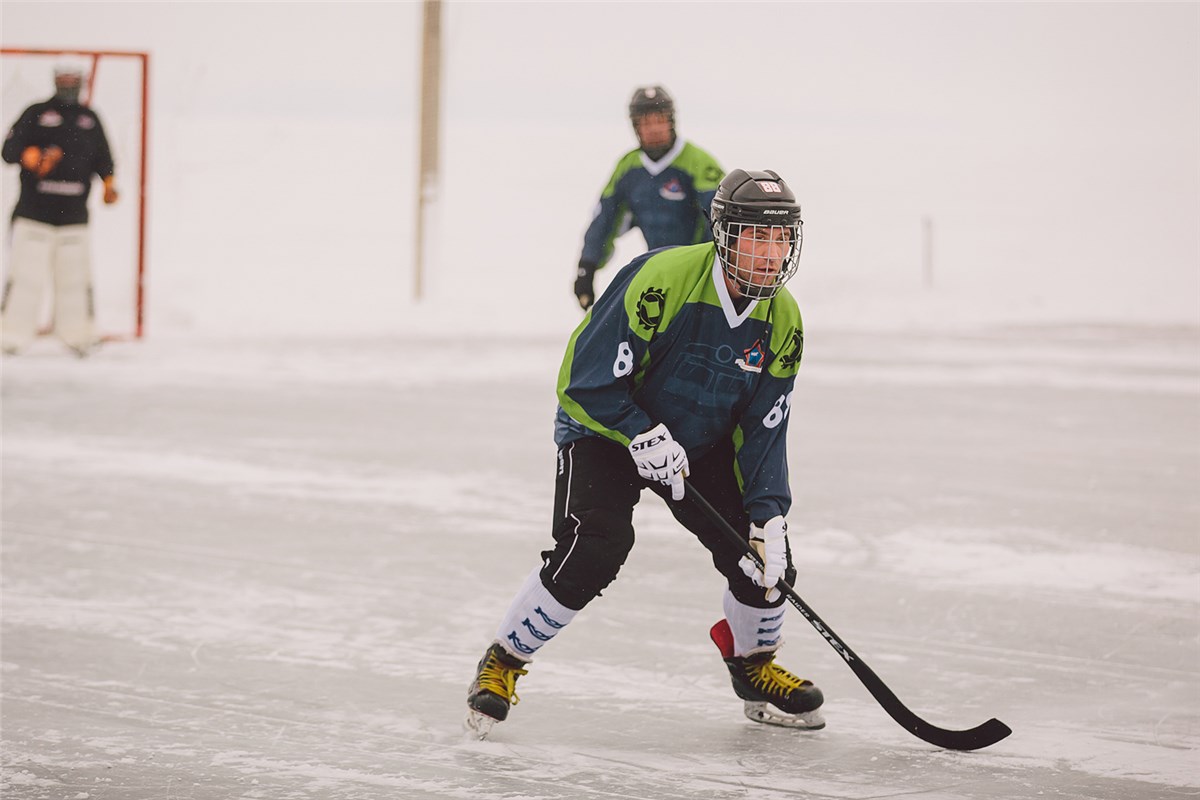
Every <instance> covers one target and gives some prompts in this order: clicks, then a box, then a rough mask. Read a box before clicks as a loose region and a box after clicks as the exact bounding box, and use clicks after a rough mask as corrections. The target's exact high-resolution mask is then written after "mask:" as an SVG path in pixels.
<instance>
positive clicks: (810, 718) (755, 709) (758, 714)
mask: <svg viewBox="0 0 1200 800" xmlns="http://www.w3.org/2000/svg"><path fill="white" fill-rule="evenodd" d="M745 702H746V706H745V708H744V709H743V710H744V711H745V712H746V719H749V720H753V721H754V722H761V723H762V724H763V725H776V726H778V727H780V728H792V729H793V730H800V731H819V730H821V729H822V728H824V727H825V717H823V716H821V709H819V708H814V709H813V710H812V711H805V712H803V713H801V714H785V713H783V712H782V711H777V710H776V709H775V708H774V707H772V706H769V705H767V704H766V703H754V702H751V701H749V700H747V701H745Z"/></svg>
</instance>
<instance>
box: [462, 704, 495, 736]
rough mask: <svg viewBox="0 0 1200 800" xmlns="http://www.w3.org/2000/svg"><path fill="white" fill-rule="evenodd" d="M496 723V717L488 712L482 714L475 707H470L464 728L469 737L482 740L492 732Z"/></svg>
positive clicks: (464, 720) (464, 721)
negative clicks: (490, 715)
mask: <svg viewBox="0 0 1200 800" xmlns="http://www.w3.org/2000/svg"><path fill="white" fill-rule="evenodd" d="M495 724H496V718H495V717H489V716H488V715H487V714H481V713H479V712H478V711H476V710H475V709H473V708H468V709H467V716H466V717H465V718H464V719H463V730H464V731H466V733H467V736H468V737H469V738H472V739H481V740H482V739H486V738H487V735H488V734H489V733H491V732H492V728H493V727H494V726H495Z"/></svg>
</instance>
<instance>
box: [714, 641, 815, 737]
mask: <svg viewBox="0 0 1200 800" xmlns="http://www.w3.org/2000/svg"><path fill="white" fill-rule="evenodd" d="M709 635H710V636H711V637H712V640H713V643H714V644H716V645H717V648H718V649H719V650H720V651H721V657H722V658H723V659H724V660H725V666H726V667H728V669H729V677H730V680H731V682H732V683H733V691H734V692H735V693H736V694H737V696H738V697H740V698H741V699H742V700H743V701H744V702H745V705H744V708H743V711H744V712H745V714H746V717H747V718H748V719H751V720H754V721H755V722H761V723H764V724H766V725H779V726H782V727H785V728H798V729H800V730H810V731H815V730H820V729H821V728H824V727H825V718H824V717H823V716H821V704H822V703H824V702H825V696H824V695H823V694H821V690H820V689H818V688H817V687H816V686H815V685H814V684H813V682H812V681H809V680H804V679H802V678H797V677H796V676H795V675H793V674H792V673H790V672H788V671H787V670H786V669H784V668H783V667H781V666H779V665H778V664H776V663H775V653H774V652H767V653H756V654H754V655H749V656H734V655H733V633H732V632H731V631H730V630H729V622H728V621H726V620H721V621H720V622H718V623H717V624H716V625H713V626H712V630H710V631H709Z"/></svg>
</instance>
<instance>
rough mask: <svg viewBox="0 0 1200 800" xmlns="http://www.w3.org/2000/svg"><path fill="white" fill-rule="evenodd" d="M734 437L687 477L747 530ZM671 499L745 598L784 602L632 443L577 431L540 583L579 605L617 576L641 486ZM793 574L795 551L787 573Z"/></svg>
mask: <svg viewBox="0 0 1200 800" xmlns="http://www.w3.org/2000/svg"><path fill="white" fill-rule="evenodd" d="M733 459H734V455H733V445H732V443H731V444H728V445H723V446H718V447H717V448H715V449H714V450H712V451H711V452H709V453H707V454H706V455H705V456H704V457H703V458H700V459H697V460H691V459H689V460H690V461H691V464H690V467H691V469H690V472H691V475H690V477H689V481H690V482H691V484H692V485H693V486H695V487H696V489H697V490H699V492H700V493H701V494H703V495H704V498H705V499H706V500H708V502H709V503H711V504H712V505H713V507H714V508H716V509H717V511H719V512H720V513H721V516H723V517H724V518H725V519H726V520H727V521H728V522H729V524H730V525H732V526H733V529H734V530H736V531H738V532H740V533H742V534H743V535H745V536H746V537H747V538H749V533H750V519H749V517H748V516H747V515H746V511H745V509H744V508H743V507H742V494H741V490H740V489H739V488H738V483H737V478H736V476H735V475H734V472H733V463H734V461H733ZM646 488H649V489H651V490H652V491H654V492H655V493H656V494H658V495H659V496H660V497H662V498H663V500H664V501H666V503H667V506H668V507H669V508H670V509H671V513H672V514H674V515H675V519H677V520H678V521H679V522H680V524H682V525H683V526H684V527H685V528H687V529H688V530H689V531H691V532H692V533H693V534H694V535H695V536H696V538H697V539H699V540H700V543H701V544H703V545H704V546H705V547H706V548H708V550H709V552H710V553H711V554H712V560H713V565H714V566H715V567H716V568H717V570H718V571H719V572H720V573H721V574H722V575H724V576H725V578H726V580H728V581H729V588H730V591H732V592H733V596H734V597H736V598H737V599H738V600H739V601H741V602H742V603H744V604H746V605H748V606H754V607H759V608H774V607H777V606H779V605H782V603H783V600H784V598H783V597H782V596H781V597H780V598H779V599H778V600H776V601H775V602H773V603H767V602H766V600H765V599H764V594H765V592H764V590H763V589H762V587H760V586H756V585H755V584H754V582H753V581H751V580H750V579H749V578H747V577H746V575H745V573H743V572H742V569H741V567H739V566H738V561H739V560H740V559H741V557H742V556H743V555H744V554H745V553H744V551H743V550H741V549H739V548H737V547H735V546H734V545H733V544H732V543H730V542H728V541H727V539H726V534H723V533H722V532H721V531H720V530H719V529H718V528H717V527H716V526H714V525H713V524H712V523H711V522H709V520H708V518H707V517H706V516H705V515H704V513H703V512H702V511H701V510H700V509H699V507H698V506H696V504H695V503H694V502H693V501H692V500H691V499H689V498H688V497H687V496H686V495H685V496H684V498H683V500H681V501H679V502H675V501H674V500H672V499H671V490H670V488H669V487H666V486H663V485H662V484H660V483H657V482H648V481H646V480H643V479H642V477H641V476H640V475H638V471H637V467H636V466H634V463H633V459H632V458H631V457H630V456H629V451H628V450H627V449H626V448H624V447H622V446H621V445H619V444H617V443H615V442H611V441H609V440H607V439H600V438H598V437H588V438H584V439H578V440H576V441H574V442H571V443H569V444H567V445H566V446H564V447H563V448H561V449H560V450H559V451H558V476H557V478H556V480H555V490H554V543H555V544H554V549H552V550H546V551H544V552H543V553H542V561H543V562H544V566H543V567H542V570H541V578H542V583H543V584H544V585H545V586H546V588H547V589H548V590H549V591H550V594H552V595H553V596H554V598H555V599H556V600H558V601H559V602H560V603H562V604H563V605H564V606H566V607H568V608H574V609H581V608H583V607H584V606H585V605H587V604H588V603H589V602H590V601H591V600H592V599H593V598H595V597H597V596H598V595H599V594H600V593H601V592H602V591H603V590H604V589H605V588H606V587H607V586H608V585H609V584H610V583H612V582H613V580H614V579H615V578H616V577H617V572H618V571H619V570H620V569H621V566H622V565H623V564H624V563H625V559H626V558H627V557H628V556H629V551H630V550H631V549H632V548H633V539H634V535H633V507H634V506H635V505H637V502H638V499H639V498H640V497H641V493H642V490H643V489H646ZM795 579H796V570H795V568H794V567H793V566H792V554H791V551H790V549H789V551H788V568H787V571H786V572H785V573H784V580H786V581H787V582H788V583H789V584H790V583H793V582H794V581H795Z"/></svg>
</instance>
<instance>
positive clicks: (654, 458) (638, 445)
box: [629, 422, 782, 574]
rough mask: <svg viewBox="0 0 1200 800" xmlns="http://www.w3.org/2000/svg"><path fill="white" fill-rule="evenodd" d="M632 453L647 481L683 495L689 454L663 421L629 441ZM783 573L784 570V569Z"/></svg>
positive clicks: (673, 495)
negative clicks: (667, 487)
mask: <svg viewBox="0 0 1200 800" xmlns="http://www.w3.org/2000/svg"><path fill="white" fill-rule="evenodd" d="M629 454H630V455H632V456H633V463H634V464H636V465H637V471H638V474H639V475H641V476H642V477H643V478H645V479H646V480H648V481H658V482H659V483H661V484H662V485H663V486H670V487H671V498H672V499H673V500H682V499H683V479H684V478H686V477H687V475H688V457H687V453H686V452H685V451H684V449H683V445H681V444H680V443H679V442H677V441H675V440H674V439H672V438H671V432H670V431H669V430H667V426H666V425H663V424H662V423H661V422H660V423H658V424H657V425H655V426H654V427H653V428H651V429H650V430H648V431H646V432H645V433H639V434H638V435H637V436H635V437H633V441H631V442H630V443H629ZM781 574H782V573H781Z"/></svg>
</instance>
